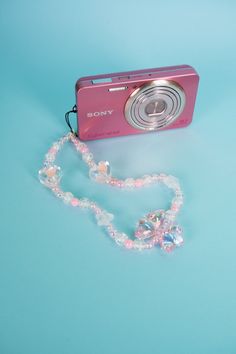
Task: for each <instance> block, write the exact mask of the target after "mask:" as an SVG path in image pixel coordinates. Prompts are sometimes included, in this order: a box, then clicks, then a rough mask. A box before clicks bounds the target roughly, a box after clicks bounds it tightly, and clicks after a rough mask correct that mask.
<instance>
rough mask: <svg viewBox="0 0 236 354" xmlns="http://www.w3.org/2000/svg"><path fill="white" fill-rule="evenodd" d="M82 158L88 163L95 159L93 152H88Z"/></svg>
mask: <svg viewBox="0 0 236 354" xmlns="http://www.w3.org/2000/svg"><path fill="white" fill-rule="evenodd" d="M82 159H83V160H84V161H85V162H87V163H88V162H90V161H92V160H93V154H92V153H91V152H86V153H85V154H83V155H82Z"/></svg>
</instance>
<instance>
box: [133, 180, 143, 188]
mask: <svg viewBox="0 0 236 354" xmlns="http://www.w3.org/2000/svg"><path fill="white" fill-rule="evenodd" d="M134 184H135V187H142V186H143V180H142V179H136V180H135V181H134Z"/></svg>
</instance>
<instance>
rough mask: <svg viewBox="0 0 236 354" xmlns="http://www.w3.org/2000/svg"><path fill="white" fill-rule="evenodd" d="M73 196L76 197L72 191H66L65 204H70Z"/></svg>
mask: <svg viewBox="0 0 236 354" xmlns="http://www.w3.org/2000/svg"><path fill="white" fill-rule="evenodd" d="M73 197H74V196H73V194H72V193H70V192H66V193H64V196H63V202H64V203H65V204H69V203H70V201H71V199H72V198H73Z"/></svg>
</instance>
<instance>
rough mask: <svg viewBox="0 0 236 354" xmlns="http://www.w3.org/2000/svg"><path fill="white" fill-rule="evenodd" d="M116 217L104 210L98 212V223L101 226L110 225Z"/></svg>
mask: <svg viewBox="0 0 236 354" xmlns="http://www.w3.org/2000/svg"><path fill="white" fill-rule="evenodd" d="M113 218H114V216H113V214H111V213H108V212H107V211H103V212H101V213H99V214H96V219H97V224H98V225H99V226H106V225H109V224H110V223H111V221H112V219H113Z"/></svg>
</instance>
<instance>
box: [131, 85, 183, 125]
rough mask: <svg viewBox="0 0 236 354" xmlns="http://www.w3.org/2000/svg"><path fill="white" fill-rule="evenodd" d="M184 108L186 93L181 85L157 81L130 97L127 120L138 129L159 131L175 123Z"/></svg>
mask: <svg viewBox="0 0 236 354" xmlns="http://www.w3.org/2000/svg"><path fill="white" fill-rule="evenodd" d="M184 107H185V93H184V90H183V88H182V87H181V86H180V85H179V84H177V83H176V82H174V81H169V80H156V81H151V82H150V83H147V84H145V85H143V86H141V87H140V88H138V89H136V90H135V91H134V92H133V93H132V94H131V95H130V97H129V98H128V100H127V102H126V104H125V118H126V120H127V122H128V123H129V124H130V125H132V126H133V127H135V128H137V129H142V130H158V129H162V128H164V127H166V126H168V125H169V124H171V123H172V122H174V121H175V120H176V119H177V118H178V117H179V115H180V114H181V113H182V111H183V109H184Z"/></svg>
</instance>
